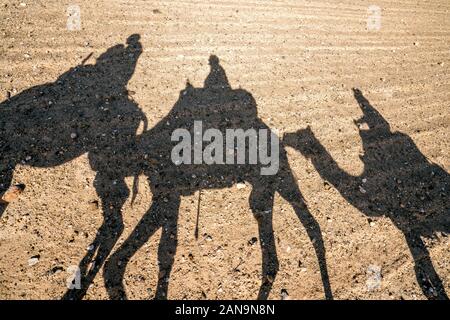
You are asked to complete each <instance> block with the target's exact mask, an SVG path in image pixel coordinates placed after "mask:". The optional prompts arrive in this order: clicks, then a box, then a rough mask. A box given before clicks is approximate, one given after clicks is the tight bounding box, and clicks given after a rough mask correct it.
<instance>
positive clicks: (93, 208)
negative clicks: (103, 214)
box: [89, 200, 98, 210]
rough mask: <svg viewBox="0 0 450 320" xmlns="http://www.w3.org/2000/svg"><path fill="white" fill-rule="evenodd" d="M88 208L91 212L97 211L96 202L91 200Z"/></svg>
mask: <svg viewBox="0 0 450 320" xmlns="http://www.w3.org/2000/svg"><path fill="white" fill-rule="evenodd" d="M89 208H90V209H91V210H98V201H97V200H92V201H90V202H89Z"/></svg>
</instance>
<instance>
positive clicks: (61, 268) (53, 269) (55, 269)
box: [48, 266, 64, 275]
mask: <svg viewBox="0 0 450 320" xmlns="http://www.w3.org/2000/svg"><path fill="white" fill-rule="evenodd" d="M63 270H64V268H63V267H61V266H56V267H53V268H52V269H51V270H50V271H49V272H48V274H49V275H54V274H58V273H60V272H61V271H63Z"/></svg>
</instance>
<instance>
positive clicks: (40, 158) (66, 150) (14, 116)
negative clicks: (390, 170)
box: [0, 34, 147, 296]
mask: <svg viewBox="0 0 450 320" xmlns="http://www.w3.org/2000/svg"><path fill="white" fill-rule="evenodd" d="M139 39H140V36H139V35H137V34H134V35H131V36H130V37H129V38H128V39H127V45H123V44H118V45H115V46H113V47H111V48H109V49H108V50H106V51H105V52H104V53H102V54H101V55H100V56H99V57H98V58H97V59H96V63H95V64H85V63H84V62H86V60H88V58H89V57H90V56H88V57H87V58H86V59H85V61H84V62H83V63H82V64H80V65H78V66H76V67H74V68H71V69H70V70H68V71H67V72H65V73H64V74H62V75H61V76H59V77H58V78H57V79H56V81H55V82H52V83H46V84H43V85H38V86H35V87H32V88H29V89H27V90H24V91H23V92H21V93H19V94H17V95H15V96H13V97H11V98H10V99H8V100H5V101H3V102H2V103H1V104H0V195H1V194H2V193H3V192H5V191H6V190H8V188H10V187H11V182H12V178H13V173H14V170H15V168H16V166H17V165H18V164H20V165H27V166H33V167H41V168H49V167H55V166H59V165H62V164H64V163H66V162H68V161H71V160H73V159H75V158H77V157H79V156H80V155H82V154H85V153H87V154H88V158H89V162H90V166H91V168H92V169H93V170H95V172H96V176H95V181H94V186H95V189H96V192H97V194H98V196H99V198H100V200H101V205H102V209H103V210H102V213H103V216H104V222H103V225H102V226H101V228H100V230H99V231H98V233H97V236H96V238H95V240H94V246H95V248H94V250H91V251H89V252H88V253H87V254H86V256H85V258H84V259H83V261H82V262H81V263H80V270H81V274H82V275H83V284H84V285H86V284H88V283H90V281H92V279H93V278H94V277H95V275H96V274H97V272H98V270H99V269H100V267H101V266H102V264H103V261H104V260H105V259H106V257H107V256H108V255H109V253H110V251H111V249H112V247H113V246H114V244H115V242H116V240H117V238H118V237H119V236H120V234H121V232H122V228H123V227H122V216H121V212H120V208H121V207H122V205H123V203H124V202H125V201H126V199H127V198H128V195H129V191H128V188H127V186H126V184H125V182H124V181H123V177H125V176H130V174H129V172H136V171H138V169H137V168H136V167H133V161H132V156H133V154H135V152H134V150H133V148H134V146H135V145H136V131H137V129H138V127H139V126H140V124H141V123H142V122H143V123H144V128H146V123H147V119H146V116H145V114H144V113H143V112H142V111H141V110H140V108H139V106H138V105H137V104H136V103H135V102H134V101H133V99H132V98H131V97H130V96H129V92H128V90H127V83H128V81H129V80H130V79H131V77H132V75H133V73H134V70H135V68H136V64H137V61H138V59H139V57H140V55H141V53H142V45H141V43H140V41H139ZM124 158H125V159H128V160H129V162H127V163H125V162H124V160H123V159H124ZM21 188H22V189H23V187H21ZM7 207H8V203H3V204H0V216H1V215H2V214H3V213H4V212H5V211H6V209H7ZM94 253H95V254H94ZM92 261H94V263H93V267H91V268H90V269H89V268H88V266H89V265H92V263H91V262H92ZM86 288H87V287H86V286H84V287H83V288H82V289H81V290H72V294H73V293H74V292H75V291H78V292H77V294H76V296H82V295H83V294H84V293H85V290H86ZM69 296H70V295H69Z"/></svg>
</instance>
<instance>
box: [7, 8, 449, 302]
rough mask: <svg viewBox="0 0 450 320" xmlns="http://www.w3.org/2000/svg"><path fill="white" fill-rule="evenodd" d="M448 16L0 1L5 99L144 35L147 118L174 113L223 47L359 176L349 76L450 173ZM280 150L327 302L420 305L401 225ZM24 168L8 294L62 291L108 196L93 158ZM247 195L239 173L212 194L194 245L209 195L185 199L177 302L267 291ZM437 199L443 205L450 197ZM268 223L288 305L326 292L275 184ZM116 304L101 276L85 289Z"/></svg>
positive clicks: (138, 85)
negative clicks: (317, 240)
mask: <svg viewBox="0 0 450 320" xmlns="http://www.w3.org/2000/svg"><path fill="white" fill-rule="evenodd" d="M71 4H77V5H79V7H80V9H81V30H78V31H76V30H75V31H71V30H68V28H67V19H68V17H67V8H68V6H69V5H71ZM372 4H376V5H377V6H379V7H380V8H381V10H382V12H381V28H380V29H379V30H368V26H367V19H368V15H369V13H368V8H369V6H370V5H372ZM449 11H450V2H449V1H447V0H431V1H412V0H402V1H386V0H376V1H365V0H343V1H338V2H337V1H331V0H329V1H326V0H310V1H294V0H286V1H258V0H250V1H238V0H227V1H209V0H208V1H207V0H193V1H187V0H186V1H179V0H173V1H144V0H135V1H131V0H108V1H106V0H98V1H85V0H76V1H65V0H64V1H54V0H51V1H49V0H47V1H41V0H36V1H28V0H23V1H15V0H14V1H10V0H0V38H1V44H0V52H1V54H0V95H1V101H6V100H7V99H8V98H9V96H11V98H14V96H16V95H19V94H20V93H21V92H22V91H23V90H26V89H28V88H30V87H32V86H37V85H41V84H44V83H52V82H54V81H55V80H56V79H57V78H58V77H59V76H60V75H61V74H63V73H65V72H67V71H68V70H69V69H70V68H73V67H75V66H77V65H80V64H81V63H82V61H83V59H85V58H86V57H88V56H89V54H90V53H93V54H92V56H90V57H88V60H87V61H86V64H94V63H95V61H96V58H98V57H99V56H100V55H101V54H102V53H104V52H105V51H106V50H108V48H111V47H113V46H115V45H117V44H124V45H125V43H126V39H127V38H128V37H129V36H130V35H132V34H139V35H140V42H141V43H142V47H143V52H142V54H141V56H140V57H139V59H138V61H137V65H136V69H135V72H134V74H133V75H132V77H131V79H130V81H129V82H128V84H127V88H128V93H129V94H130V96H132V99H133V101H134V102H135V103H136V104H138V105H139V106H140V108H142V110H143V111H144V113H145V115H146V116H147V118H148V121H149V128H151V127H152V126H154V125H155V124H156V123H158V121H160V120H161V119H162V118H163V117H164V116H165V115H166V114H167V113H168V112H169V111H170V110H171V108H172V107H173V105H174V103H175V102H176V101H177V100H178V98H179V94H180V91H181V90H183V89H184V88H185V85H186V80H187V79H189V81H190V83H191V84H192V85H193V86H194V87H202V86H203V82H204V80H205V78H206V77H207V75H208V73H209V71H210V69H209V65H208V58H209V56H210V55H211V54H214V55H216V56H218V57H219V59H220V63H221V65H222V67H223V68H224V70H225V71H226V73H227V76H228V79H229V82H230V84H231V86H232V87H233V88H242V89H245V90H246V91H248V92H249V93H251V94H252V95H253V97H254V99H255V101H256V103H257V106H258V115H259V117H260V118H261V119H262V120H263V121H264V122H265V123H266V124H268V125H269V126H270V127H271V128H273V129H278V130H279V131H280V132H282V133H287V132H296V131H297V130H299V129H303V128H306V127H307V126H310V127H311V130H312V131H313V132H314V134H315V136H316V138H317V139H318V140H319V141H320V142H321V143H322V144H323V146H324V147H325V148H326V149H327V150H328V152H329V153H330V154H331V156H332V157H333V158H334V159H335V160H336V162H337V163H338V164H339V166H340V167H341V168H342V169H343V170H345V171H346V172H348V173H349V174H352V175H355V176H358V175H359V174H361V172H362V171H363V168H364V164H363V162H362V160H361V159H362V158H360V156H361V155H362V153H363V145H362V141H361V137H360V135H359V132H358V127H357V126H356V125H355V123H354V120H357V119H358V118H360V117H361V116H362V112H361V109H360V108H359V106H358V103H357V101H356V100H355V98H354V97H353V93H352V90H351V89H352V88H353V87H357V88H359V89H360V90H361V91H362V92H363V94H364V96H365V97H366V98H367V99H368V100H369V101H370V103H371V104H372V105H373V106H374V107H375V108H376V109H377V110H378V111H379V112H380V114H381V115H382V116H383V117H384V119H386V121H387V122H388V123H389V124H390V127H391V130H392V131H393V132H394V131H399V132H402V133H404V134H406V135H408V136H409V137H410V138H411V139H412V141H413V142H414V143H415V144H416V146H417V147H418V149H419V150H420V152H421V153H422V154H423V155H424V156H425V157H426V158H427V159H428V161H429V162H430V163H431V162H432V163H435V164H437V165H439V166H440V167H441V168H443V169H444V170H445V171H447V172H448V171H449V169H450V157H449V151H450V144H449V141H450V140H449V125H450V112H449V111H450V99H449V98H450V82H449V81H450V72H449V71H450V69H449V68H450V12H449ZM115 76H116V75H115V74H114V73H112V74H111V77H115ZM0 123H1V119H0ZM42 125H44V126H45V124H42ZM0 133H1V134H8V133H5V132H1V131H0ZM287 152H288V159H289V163H290V165H291V168H292V170H293V172H294V173H295V177H296V180H297V183H298V186H299V187H300V189H301V192H302V194H303V196H304V198H305V200H306V203H307V205H308V208H309V210H310V212H311V213H312V215H313V217H314V218H315V219H316V220H317V222H318V224H319V225H320V227H321V231H322V235H323V239H324V244H325V249H326V258H327V263H328V273H329V277H330V283H331V288H332V292H333V296H334V298H335V299H425V298H426V296H425V295H424V294H423V292H422V290H421V287H420V285H419V283H418V281H417V279H416V276H415V271H414V260H413V257H412V255H411V253H410V250H409V249H408V245H407V243H406V241H405V237H404V235H403V233H402V232H401V231H399V229H398V228H396V227H395V225H394V224H393V222H392V220H390V219H388V218H386V217H384V216H383V215H380V216H379V217H375V218H371V217H368V216H366V215H365V214H364V213H363V212H361V211H359V210H358V209H357V208H355V207H354V206H352V205H351V204H349V203H348V202H347V201H346V200H345V198H344V197H343V196H342V195H341V194H340V193H339V192H338V190H336V188H334V187H333V186H330V185H329V184H327V183H324V180H323V179H322V178H321V176H320V175H319V174H318V172H317V171H316V170H315V168H314V166H313V164H312V163H311V161H310V160H309V159H308V158H306V157H304V156H302V154H301V153H299V152H298V151H297V150H295V149H293V148H290V147H288V148H287ZM27 161H30V159H28V160H27V159H23V161H21V162H20V163H19V164H18V165H17V166H16V168H15V171H14V175H13V184H18V183H21V184H25V186H26V189H25V192H24V193H23V194H21V195H20V197H19V198H18V199H17V200H16V201H14V202H12V203H11V204H10V205H9V206H8V207H7V209H6V210H5V212H4V213H3V215H2V216H1V218H0V219H1V220H0V255H1V260H0V298H3V299H60V298H61V297H62V296H63V295H64V293H65V292H66V279H67V278H68V277H69V276H70V270H72V269H71V266H76V265H78V263H79V262H80V260H81V259H82V258H83V256H84V255H85V254H86V252H87V250H89V249H90V248H89V246H90V245H91V243H92V241H93V240H94V238H95V236H96V233H97V230H98V229H99V227H100V226H101V224H102V221H103V218H102V210H101V206H100V207H99V208H97V206H96V205H95V201H100V200H99V197H98V195H97V193H96V190H95V188H94V186H93V183H94V177H95V171H94V170H93V169H92V168H91V166H90V163H89V160H88V156H87V155H86V154H82V155H80V156H77V157H76V158H75V159H73V160H71V161H67V162H65V163H63V164H62V165H58V166H52V167H49V168H39V167H33V166H29V165H27ZM139 181H140V182H139V193H138V195H137V198H136V201H135V203H134V205H133V206H132V205H131V199H130V198H131V197H130V198H129V199H128V200H127V201H126V203H125V204H124V207H123V210H122V214H123V219H124V226H125V227H124V232H123V234H122V235H121V237H120V239H119V241H118V243H117V244H116V248H117V246H119V245H120V244H121V243H123V241H124V240H125V239H126V238H127V236H128V235H129V234H130V232H132V230H133V229H134V227H135V226H136V224H137V223H138V221H139V220H140V218H141V217H142V215H143V214H144V213H145V212H146V211H147V209H148V207H149V206H150V204H151V201H152V194H151V192H150V188H149V185H148V183H147V181H146V180H145V179H140V180H139ZM132 182H133V178H132V177H131V176H130V177H128V178H127V179H126V183H127V185H128V187H129V188H130V189H131V188H132ZM250 192H251V186H249V185H246V186H245V187H243V186H242V185H240V184H239V186H238V185H234V186H232V187H230V188H224V189H218V190H203V191H202V197H201V201H200V208H199V210H200V220H199V234H200V236H199V239H196V238H195V235H194V230H195V224H196V215H197V210H198V206H199V204H198V198H199V197H198V192H197V193H195V194H194V195H191V196H185V197H183V198H182V201H181V205H180V216H179V221H178V248H177V251H176V254H175V262H174V267H173V271H172V273H171V275H170V283H169V289H168V298H169V299H183V298H190V299H205V298H207V299H255V298H256V297H257V295H258V290H259V285H260V282H261V267H262V263H261V250H260V247H259V243H258V241H259V236H258V229H257V222H256V220H255V218H254V217H253V214H252V212H251V210H250V207H249V201H248V198H249V195H250ZM93 201H94V204H93ZM441 201H442V207H443V208H444V210H446V209H448V201H449V199H448V198H447V197H444V198H442V199H441ZM441 213H442V212H441ZM443 214H444V216H447V217H448V215H449V212H448V211H446V212H444V213H443ZM447 222H448V220H447ZM273 224H274V231H275V242H276V248H277V252H278V259H279V272H278V275H277V277H276V278H275V280H274V283H273V289H272V291H271V294H270V296H269V298H270V299H280V298H281V296H282V294H281V293H282V292H283V296H284V297H287V296H288V297H289V298H290V299H323V298H324V289H323V285H322V280H321V277H320V271H319V265H318V262H317V257H316V254H315V252H314V249H313V245H312V243H311V241H310V239H309V238H308V235H307V233H306V231H305V227H304V226H303V225H302V224H301V223H300V221H299V220H298V218H297V216H296V214H295V212H294V210H293V209H292V207H291V206H290V205H289V204H288V203H287V202H286V201H285V200H284V199H282V198H281V197H280V196H279V195H276V197H275V200H274V207H273ZM447 225H448V224H447ZM160 236H161V230H158V231H157V232H156V233H155V234H154V235H153V236H152V237H151V238H150V240H149V241H148V242H147V243H145V245H144V246H143V247H142V248H141V249H140V250H139V251H138V252H137V253H136V254H135V255H134V256H133V257H132V259H131V261H130V263H129V264H128V266H127V268H126V273H125V277H124V284H125V287H126V292H127V294H128V297H129V298H133V299H151V298H153V297H154V296H155V292H156V284H157V282H158V264H157V260H158V258H157V251H158V243H159V239H160ZM254 237H256V239H253V238H254ZM252 239H253V240H252ZM255 240H256V242H255ZM423 241H424V243H425V244H426V246H427V248H428V249H429V253H430V257H431V260H432V262H433V265H434V268H435V270H436V272H437V274H438V275H439V277H440V279H441V280H442V283H443V286H444V288H445V290H446V291H447V293H448V294H450V259H449V258H450V252H449V244H450V239H449V238H448V236H447V234H446V233H445V232H436V233H435V234H434V235H433V237H426V238H423ZM253 242H255V243H253ZM33 257H34V258H35V259H32V258H33ZM30 259H31V260H30ZM374 266H375V269H376V268H377V267H379V268H381V280H380V281H381V282H380V284H379V286H377V285H375V287H373V286H372V287H371V286H370V285H369V286H368V282H367V281H368V280H369V281H370V280H371V277H373V274H371V271H370V270H372V269H373V268H374ZM371 268H372V269H371ZM372 280H373V279H372ZM431 289H432V288H431ZM286 292H287V294H286ZM106 298H108V294H107V291H106V290H105V285H104V280H103V275H102V272H101V271H100V272H99V273H98V275H97V276H96V277H95V279H94V281H93V283H92V284H91V285H90V287H89V290H88V291H87V294H86V296H85V299H106Z"/></svg>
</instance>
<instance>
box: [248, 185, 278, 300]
mask: <svg viewBox="0 0 450 320" xmlns="http://www.w3.org/2000/svg"><path fill="white" fill-rule="evenodd" d="M266 187H268V188H264V186H261V185H255V186H254V187H253V190H252V192H251V194H250V199H249V202H250V208H251V210H252V211H253V215H254V216H255V219H256V221H257V222H258V231H259V239H260V246H261V253H262V282H261V286H260V289H259V293H258V300H267V299H268V297H269V293H270V291H271V289H272V285H273V282H274V281H275V277H276V275H277V273H278V270H279V262H278V258H277V252H276V246H275V238H274V233H273V222H272V209H273V199H274V195H275V191H274V190H273V189H271V188H270V187H269V186H266Z"/></svg>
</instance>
